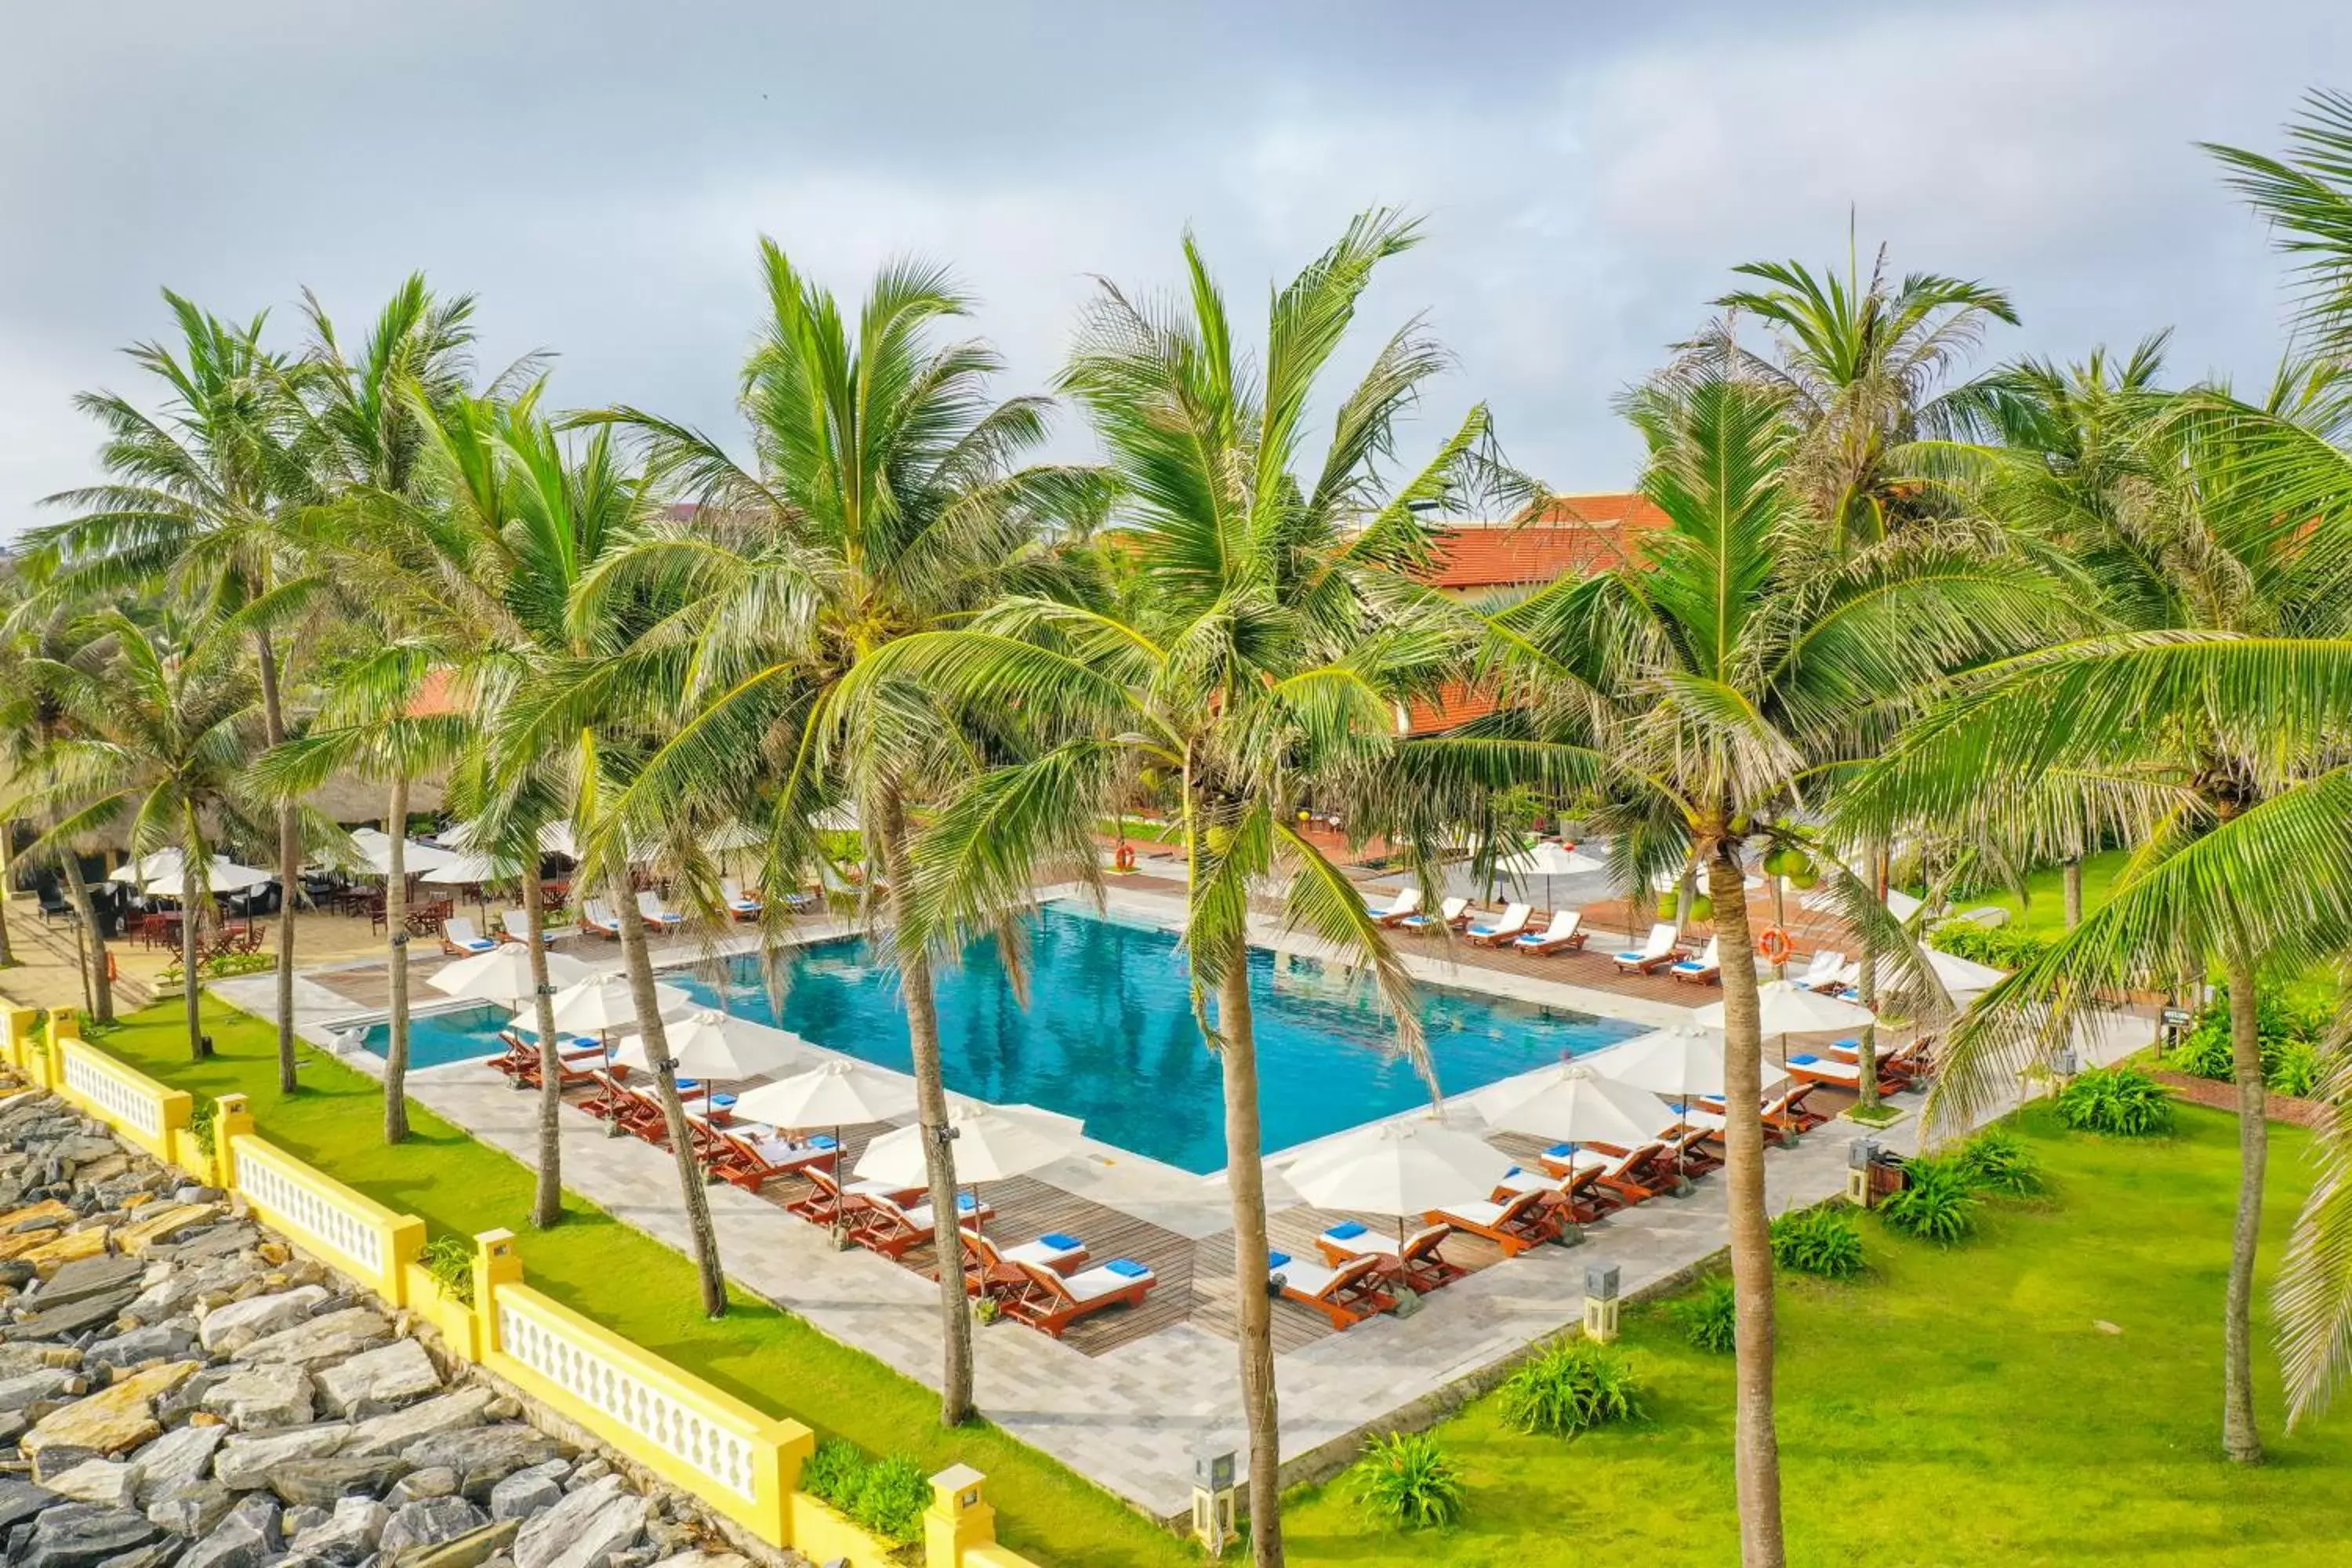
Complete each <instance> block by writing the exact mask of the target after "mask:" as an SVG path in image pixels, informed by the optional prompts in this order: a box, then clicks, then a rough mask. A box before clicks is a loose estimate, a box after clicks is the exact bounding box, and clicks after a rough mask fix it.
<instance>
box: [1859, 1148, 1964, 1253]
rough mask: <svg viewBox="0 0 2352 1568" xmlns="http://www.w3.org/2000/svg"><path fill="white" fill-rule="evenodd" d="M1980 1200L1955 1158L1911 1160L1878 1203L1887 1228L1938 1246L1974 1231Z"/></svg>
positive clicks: (1952, 1243)
mask: <svg viewBox="0 0 2352 1568" xmlns="http://www.w3.org/2000/svg"><path fill="white" fill-rule="evenodd" d="M1978 1207H1979V1199H1978V1197H1977V1195H1976V1184H1975V1182H1974V1180H1973V1178H1972V1177H1971V1175H1970V1173H1969V1171H1968V1170H1966V1169H1965V1168H1964V1167H1962V1166H1961V1165H1960V1164H1959V1163H1958V1161H1955V1160H1924V1159H1923V1160H1914V1161H1912V1162H1911V1163H1909V1164H1907V1165H1906V1166H1905V1167H1904V1168H1903V1185H1902V1186H1901V1187H1900V1188H1899V1189H1897V1190H1896V1191H1895V1192H1894V1193H1892V1194H1889V1195H1888V1196H1887V1198H1886V1200H1885V1202H1884V1203H1882V1204H1880V1205H1878V1215H1879V1217H1880V1218H1881V1219H1884V1220H1885V1222H1886V1227H1887V1228H1888V1229H1889V1230H1892V1231H1895V1232H1896V1233H1897V1234H1899V1235H1903V1236H1910V1237H1917V1238H1918V1239H1920V1240H1921V1241H1932V1242H1935V1243H1936V1244H1937V1245H1938V1246H1940V1247H1951V1246H1955V1245H1957V1244H1958V1243H1960V1242H1963V1241H1966V1240H1967V1239H1968V1238H1969V1237H1970V1236H1972V1235H1974V1234H1975V1233H1976V1226H1977V1209H1978Z"/></svg>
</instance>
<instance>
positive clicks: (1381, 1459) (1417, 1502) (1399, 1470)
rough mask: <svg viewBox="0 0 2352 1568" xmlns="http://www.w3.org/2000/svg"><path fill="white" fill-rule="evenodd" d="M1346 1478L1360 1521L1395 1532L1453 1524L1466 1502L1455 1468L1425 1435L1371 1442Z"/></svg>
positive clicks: (1409, 1434) (1450, 1458) (1392, 1435)
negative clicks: (1350, 1478)
mask: <svg viewBox="0 0 2352 1568" xmlns="http://www.w3.org/2000/svg"><path fill="white" fill-rule="evenodd" d="M1350 1473H1351V1475H1352V1476H1353V1479H1354V1485H1353V1486H1352V1488H1351V1491H1352V1492H1353V1494H1354V1496H1355V1500H1356V1506H1357V1507H1358V1508H1360V1509H1361V1510H1363V1512H1364V1517H1365V1518H1367V1519H1370V1520H1372V1521H1375V1522H1377V1523H1381V1524H1387V1525H1392V1526H1394V1527H1396V1528H1397V1529H1399V1530H1427V1529H1429V1528H1430V1527H1432V1526H1433V1525H1447V1524H1452V1523H1453V1522H1454V1521H1456V1520H1458V1519H1460V1518H1461V1517H1462V1510H1463V1508H1464V1505H1465V1503H1466V1502H1467V1501H1468V1500H1469V1497H1468V1489H1467V1488H1466V1487H1465V1486H1464V1485H1463V1483H1462V1471H1461V1468H1460V1467H1458V1466H1456V1465H1455V1464H1454V1458H1453V1456H1451V1455H1449V1454H1448V1453H1446V1451H1445V1450H1444V1448H1443V1447H1440V1446H1439V1445H1438V1441H1437V1439H1436V1438H1434V1437H1433V1436H1430V1435H1429V1434H1428V1433H1426V1432H1391V1433H1390V1434H1389V1435H1388V1436H1385V1437H1374V1438H1372V1439H1371V1440H1370V1442H1368V1443H1366V1444H1365V1445H1364V1457H1363V1458H1360V1459H1358V1460H1357V1461H1356V1464H1355V1468H1354V1469H1353V1471H1352V1472H1350Z"/></svg>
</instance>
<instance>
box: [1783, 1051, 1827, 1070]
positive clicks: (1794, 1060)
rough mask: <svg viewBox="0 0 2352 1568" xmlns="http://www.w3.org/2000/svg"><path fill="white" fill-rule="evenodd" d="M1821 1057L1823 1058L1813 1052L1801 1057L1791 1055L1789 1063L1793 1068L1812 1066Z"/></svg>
mask: <svg viewBox="0 0 2352 1568" xmlns="http://www.w3.org/2000/svg"><path fill="white" fill-rule="evenodd" d="M1821 1059H1822V1058H1819V1057H1817V1056H1812V1055H1811V1054H1808V1055H1805V1056H1801V1057H1790V1058H1789V1065H1790V1067H1792V1068H1801V1067H1811V1065H1812V1064H1813V1063H1815V1062H1817V1061H1819V1060H1821Z"/></svg>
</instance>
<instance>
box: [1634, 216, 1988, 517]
mask: <svg viewBox="0 0 2352 1568" xmlns="http://www.w3.org/2000/svg"><path fill="white" fill-rule="evenodd" d="M1733 270H1734V271H1736V272H1738V273H1739V274H1741V275H1742V276H1744V277H1747V278H1750V279H1755V281H1756V286H1754V287H1748V288H1743V289H1734V290H1733V291H1732V292H1730V293H1727V294H1726V295H1724V296H1722V297H1721V298H1720V299H1718V300H1716V301H1715V303H1716V304H1717V307H1719V308H1721V309H1722V310H1727V311H1728V312H1731V315H1730V317H1729V318H1727V320H1726V321H1722V322H1720V323H1718V324H1717V326H1716V327H1715V328H1714V329H1713V330H1712V331H1710V332H1708V333H1707V334H1706V336H1704V337H1702V338H1700V339H1699V340H1697V341H1696V342H1691V343H1686V344H1684V345H1683V353H1684V361H1683V364H1682V367H1681V373H1682V374H1686V375H1692V376H1695V377H1696V379H1698V380H1700V381H1705V380H1708V379H1714V378H1717V377H1719V376H1721V375H1724V374H1730V375H1733V376H1735V377H1738V378H1740V379H1743V380H1748V381H1752V382H1754V383H1756V384H1759V385H1762V386H1764V387H1767V388H1769V389H1770V390H1771V392H1772V393H1773V394H1774V395H1776V397H1777V399H1778V400H1779V401H1780V404H1781V405H1782V406H1783V407H1784V408H1785V409H1786V410H1787V412H1788V416H1789V417H1790V419H1791V420H1792V421H1793V422H1794V423H1795V425H1796V426H1797V427H1798V429H1799V431H1800V432H1801V435H1800V437H1799V439H1798V441H1797V443H1796V445H1795V447H1794V448H1793V449H1792V450H1791V451H1790V454H1789V483H1790V489H1792V490H1793V491H1794V492H1795V493H1796V494H1798V495H1799V496H1801V498H1802V499H1803V501H1804V504H1805V507H1806V510H1808V511H1809V512H1810V513H1811V515H1812V516H1814V517H1815V518H1817V519H1820V520H1822V521H1825V522H1827V523H1829V524H1831V525H1832V526H1833V527H1834V528H1835V529H1836V530H1837V531H1839V533H1840V534H1841V535H1842V536H1843V538H1844V539H1845V540H1846V541H1848V542H1879V541H1882V540H1884V539H1886V538H1887V537H1889V536H1890V535H1891V534H1892V533H1894V532H1895V531H1897V530H1898V529H1900V528H1901V527H1902V526H1903V525H1904V523H1905V522H1906V521H1917V520H1918V519H1919V518H1921V517H1922V516H1924V515H1926V509H1927V507H1929V506H1932V505H1933V503H1934V500H1935V498H1934V497H1933V496H1932V495H1930V494H1929V493H1927V492H1926V491H1923V489H1921V487H1920V486H1919V485H1918V484H1917V483H1916V481H1915V479H1914V477H1913V475H1912V473H1911V471H1910V465H1909V462H1908V460H1907V459H1908V458H1909V451H1908V448H1909V447H1910V444H1911V443H1912V442H1914V441H1916V440H1920V439H1932V438H1938V437H1950V436H1952V435H1955V434H1958V433H1961V432H1967V431H1972V430H1974V429H1976V428H1978V427H1979V425H1980V423H1981V420H1982V404H1983V401H1984V397H1985V393H1986V384H1985V383H1984V382H1982V381H1955V380H1954V379H1953V377H1954V375H1955V373H1956V372H1957V371H1958V367H1959V366H1960V365H1961V363H1963V362H1964V361H1965V360H1966V359H1967V357H1968V356H1969V354H1970V353H1973V352H1974V351H1975V349H1976V348H1977V346H1978V345H1979V343H1980V342H1982V341H1983V338H1984V334H1985V331H1986V330H1987V329H1988V327H1989V326H1990V323H1992V322H1994V321H2005V322H2007V323H2009V324H2010V325H2011V326H2014V325H2016V324H2017V313H2016V311H2015V310H2014V309H2013V308H2012V307H2011V304H2010V301H2009V296H2008V295H2006V294H2004V293H2002V292H2001V291H2000V289H1994V288H1991V287H1990V286H1988V285H1986V284H1983V283H1979V282H1973V281H1969V280H1967V279H1958V278H1947V277H1942V276H1939V275H1937V274H1935V273H1926V272H1913V273H1908V274H1906V275H1905V276H1904V278H1903V279H1901V281H1899V282H1897V281H1896V280H1895V279H1892V278H1890V277H1889V276H1888V274H1887V270H1886V251H1885V247H1880V249H1879V252H1878V256H1877V258H1876V259H1875V261H1874V263H1873V264H1872V267H1871V270H1870V276H1869V278H1868V279H1864V277H1863V276H1862V272H1861V264H1860V258H1859V254H1858V252H1857V251H1856V250H1855V249H1854V248H1853V245H1852V241H1851V237H1849V242H1848V249H1847V254H1846V263H1845V268H1844V276H1843V277H1840V276H1839V275H1838V270H1837V269H1836V268H1827V269H1824V270H1823V271H1822V272H1821V273H1819V274H1816V273H1815V272H1814V271H1813V270H1812V269H1811V268H1808V267H1806V266H1805V265H1804V264H1803V263H1802V262H1799V261H1779V262H1774V261H1752V262H1749V263H1748V264H1746V265H1745V266H1741V267H1738V268H1733ZM1743 317H1744V318H1747V319H1748V320H1752V321H1759V322H1761V323H1763V325H1764V327H1765V329H1766V331H1768V333H1769V336H1770V340H1771V347H1770V349H1769V352H1761V353H1759V352H1758V351H1756V350H1752V349H1749V348H1748V347H1746V346H1745V345H1744V344H1743V343H1742V342H1740V340H1739V336H1738V326H1739V324H1740V319H1741V318H1743Z"/></svg>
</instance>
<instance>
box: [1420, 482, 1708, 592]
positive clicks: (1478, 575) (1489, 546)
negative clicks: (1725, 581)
mask: <svg viewBox="0 0 2352 1568" xmlns="http://www.w3.org/2000/svg"><path fill="white" fill-rule="evenodd" d="M1664 521H1665V514H1664V513H1663V512H1661V511H1659V510H1658V509H1657V508H1656V507H1655V506H1654V505H1652V504H1651V503H1650V501H1649V500H1647V499H1646V498H1644V497H1643V496H1640V495H1637V494H1633V493H1631V492H1622V493H1612V494H1606V495H1590V496H1555V497H1553V498H1552V499H1551V500H1549V501H1548V502H1546V503H1545V504H1544V505H1543V507H1542V508H1541V510H1538V511H1537V512H1536V513H1535V514H1534V515H1533V516H1532V517H1530V518H1528V520H1527V521H1523V522H1519V523H1516V524H1511V523H1498V524H1478V525H1472V526H1468V527H1460V526H1456V527H1454V528H1450V529H1448V530H1447V531H1445V534H1444V537H1443V538H1441V539H1440V540H1439V542H1438V545H1437V559H1436V562H1435V563H1434V565H1433V567H1432V570H1431V574H1430V581H1431V582H1432V583H1433V584H1436V585H1437V586H1438V587H1441V588H1523V587H1534V586H1538V585H1540V584H1546V583H1550V582H1554V581H1556V580H1558V579H1559V578H1561V577H1565V576H1569V575H1570V574H1574V575H1577V576H1589V575H1591V574H1593V573H1595V572H1600V571H1604V570H1606V569H1607V568H1609V567H1612V566H1615V565H1619V564H1622V563H1623V562H1625V561H1626V560H1627V559H1628V558H1629V557H1630V556H1631V555H1632V553H1633V550H1634V548H1635V547H1636V546H1637V543H1638V541H1639V540H1640V538H1641V536H1642V535H1643V533H1646V532H1648V531H1650V530H1652V529H1654V528H1657V527H1659V526H1660V525H1662V524H1663V523H1664Z"/></svg>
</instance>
